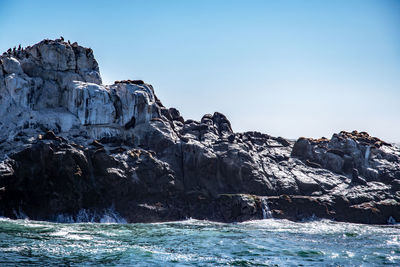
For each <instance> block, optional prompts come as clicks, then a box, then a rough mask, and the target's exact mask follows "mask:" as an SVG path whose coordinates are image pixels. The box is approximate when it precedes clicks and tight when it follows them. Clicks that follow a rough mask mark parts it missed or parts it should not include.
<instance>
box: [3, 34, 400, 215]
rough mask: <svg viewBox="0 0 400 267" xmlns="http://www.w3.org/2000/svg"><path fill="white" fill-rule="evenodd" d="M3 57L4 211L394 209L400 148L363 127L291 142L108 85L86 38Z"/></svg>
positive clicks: (122, 84)
mask: <svg viewBox="0 0 400 267" xmlns="http://www.w3.org/2000/svg"><path fill="white" fill-rule="evenodd" d="M0 60H1V61H0V62H1V65H0V116H1V117H0V118H1V119H0V151H1V162H0V215H1V216H7V217H11V218H18V217H29V218H31V219H40V220H52V221H57V220H58V221H84V220H85V218H88V217H91V219H90V220H95V221H104V220H108V219H110V218H112V219H113V220H117V219H118V220H120V221H121V220H126V221H127V222H152V221H166V220H180V219H184V218H189V217H192V218H197V219H209V220H216V221H225V222H232V221H243V220H250V219H261V218H264V217H270V216H271V215H272V216H273V217H276V218H287V219H291V220H303V219H306V218H310V217H320V218H329V219H335V220H340V221H349V222H360V223H387V221H388V220H389V218H392V219H390V221H391V222H392V221H393V220H395V221H400V204H399V203H400V191H399V190H400V186H399V185H400V149H399V147H398V146H395V145H391V144H388V143H386V142H384V141H382V140H380V139H378V138H375V137H371V136H369V135H368V134H367V133H365V132H360V133H358V132H356V131H354V132H352V133H348V132H340V133H338V134H334V135H333V136H332V138H331V139H327V138H321V139H318V140H315V139H310V138H299V139H298V140H297V141H296V142H294V141H291V140H287V139H284V138H282V137H272V136H269V135H267V134H262V133H259V132H245V133H235V132H234V131H233V129H232V126H231V123H230V122H229V120H228V119H227V118H226V116H224V115H223V114H221V113H218V112H215V113H214V114H206V115H204V116H203V117H202V118H201V120H200V121H195V120H185V119H184V118H183V117H182V115H181V114H180V112H179V111H178V110H177V109H175V108H166V107H164V106H163V105H162V103H161V101H160V100H159V99H158V98H157V97H156V95H155V93H154V89H153V87H152V86H151V85H150V84H147V83H145V82H144V81H141V80H125V81H116V82H115V83H114V84H113V85H103V84H102V82H101V77H100V73H99V67H98V65H97V62H96V60H95V58H94V55H93V51H92V50H91V49H90V48H84V47H81V46H79V45H78V44H77V43H73V44H70V43H66V42H64V41H63V40H61V39H58V40H44V41H42V42H40V43H38V44H36V45H33V46H32V47H27V48H26V49H24V50H22V49H19V50H16V51H15V52H14V51H12V52H9V53H4V54H3V55H2V56H0ZM110 211H112V212H110ZM85 214H86V215H87V214H92V215H93V216H83V215H85ZM110 214H117V215H118V216H117V215H112V216H111V215H110ZM267 215H268V216H267ZM119 216H122V217H121V218H123V219H120V217H119ZM93 218H94V219H93ZM116 218H117V219H116ZM88 220H89V219H88ZM118 220H117V221H118Z"/></svg>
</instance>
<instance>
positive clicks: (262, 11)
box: [0, 0, 400, 142]
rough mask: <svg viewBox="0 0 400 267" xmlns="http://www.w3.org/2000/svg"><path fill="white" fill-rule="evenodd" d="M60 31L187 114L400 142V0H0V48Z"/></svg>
mask: <svg viewBox="0 0 400 267" xmlns="http://www.w3.org/2000/svg"><path fill="white" fill-rule="evenodd" d="M60 35H62V36H64V38H65V39H70V40H71V41H77V42H78V43H79V44H81V45H84V46H88V47H91V48H93V50H94V53H95V56H96V58H97V60H98V62H99V65H100V71H101V74H102V77H103V81H104V83H112V82H113V81H114V80H120V79H143V80H145V81H146V82H149V83H151V84H153V86H154V87H155V90H156V93H157V95H158V96H159V98H160V99H161V100H162V102H163V103H164V105H166V106H173V107H177V108H178V109H179V110H180V111H181V113H182V115H183V116H184V117H185V118H186V119H188V118H192V119H197V120H199V119H200V118H201V117H202V115H203V114H205V113H212V112H214V111H220V112H222V113H224V114H226V115H227V116H228V118H229V119H230V121H231V123H232V126H233V129H234V130H235V131H246V130H257V131H261V132H264V133H268V134H271V135H274V136H284V137H289V138H297V137H299V136H309V137H321V136H326V137H330V136H331V135H332V134H333V133H334V132H338V131H340V130H349V131H351V130H353V129H357V130H359V131H362V130H364V131H368V132H369V133H371V134H373V135H375V136H378V137H381V138H383V139H385V140H387V141H395V142H400V1H399V0H397V1H396V0H393V1H385V0H380V1H378V0H376V1H368V0H360V1H352V0H345V1H233V0H230V1H195V0H193V1H189V0H188V1H170V0H169V1H161V0H160V1H144V0H143V1H99V0H96V1H71V0H65V1H36V0H35V1H17V0H13V1H5V0H0V51H5V50H7V49H8V48H9V47H13V46H16V45H18V44H20V43H21V44H22V45H23V46H27V45H32V44H34V43H36V42H39V41H40V40H42V39H44V38H53V39H54V38H58V37H59V36H60Z"/></svg>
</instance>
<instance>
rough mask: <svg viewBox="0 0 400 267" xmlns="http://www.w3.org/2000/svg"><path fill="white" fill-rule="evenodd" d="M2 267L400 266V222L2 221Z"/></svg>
mask: <svg viewBox="0 0 400 267" xmlns="http://www.w3.org/2000/svg"><path fill="white" fill-rule="evenodd" d="M0 265H1V266H16V265H17V266H26V265H31V266H32V265H34V266H93V265H95V266H99V265H100V266H101V265H102V266H227V265H231V266H382V265H393V266H400V227H399V226H371V225H359V224H349V223H338V222H332V221H327V220H322V221H310V222H303V223H295V222H290V221H287V220H274V219H268V220H259V221H251V222H245V223H237V224H222V223H215V222H209V221H198V220H186V221H182V222H171V223H148V224H98V223H70V224H60V223H49V222H38V221H29V220H9V219H4V218H3V219H0Z"/></svg>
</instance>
